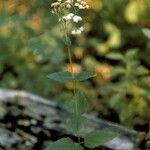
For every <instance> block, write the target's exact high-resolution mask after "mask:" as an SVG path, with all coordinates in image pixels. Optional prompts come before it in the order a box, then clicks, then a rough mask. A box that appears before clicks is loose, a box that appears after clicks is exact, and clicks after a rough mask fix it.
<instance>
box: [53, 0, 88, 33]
mask: <svg viewBox="0 0 150 150" xmlns="http://www.w3.org/2000/svg"><path fill="white" fill-rule="evenodd" d="M51 7H52V9H53V10H52V13H54V14H57V16H58V17H59V22H61V21H62V22H72V23H73V24H74V26H75V29H72V30H71V31H70V33H71V34H72V35H79V34H81V33H82V31H83V30H84V28H83V27H82V26H81V27H78V28H77V27H76V26H77V23H78V22H81V21H82V17H81V16H78V15H77V14H76V13H77V12H78V10H80V9H88V8H89V6H88V4H87V3H86V2H85V1H84V0H57V1H56V2H54V3H52V4H51ZM71 11H74V12H73V13H72V12H71ZM66 12H67V13H66Z"/></svg>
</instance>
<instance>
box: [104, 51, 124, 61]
mask: <svg viewBox="0 0 150 150" xmlns="http://www.w3.org/2000/svg"><path fill="white" fill-rule="evenodd" d="M106 57H107V58H109V59H112V60H123V59H124V56H123V55H122V54H120V53H117V52H116V53H115V52H112V53H109V54H107V55H106Z"/></svg>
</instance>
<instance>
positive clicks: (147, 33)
mask: <svg viewBox="0 0 150 150" xmlns="http://www.w3.org/2000/svg"><path fill="white" fill-rule="evenodd" d="M142 31H143V33H144V35H145V36H146V37H148V38H149V39H150V29H148V28H143V29H142Z"/></svg>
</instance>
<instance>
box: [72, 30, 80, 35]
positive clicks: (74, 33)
mask: <svg viewBox="0 0 150 150" xmlns="http://www.w3.org/2000/svg"><path fill="white" fill-rule="evenodd" d="M71 34H72V35H79V34H81V31H80V30H73V31H72V32H71Z"/></svg>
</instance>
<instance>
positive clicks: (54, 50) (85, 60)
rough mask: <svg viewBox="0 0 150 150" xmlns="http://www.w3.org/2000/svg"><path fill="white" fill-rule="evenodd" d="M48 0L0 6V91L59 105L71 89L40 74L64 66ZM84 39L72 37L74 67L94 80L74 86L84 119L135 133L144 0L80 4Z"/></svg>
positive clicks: (145, 58) (143, 97) (142, 77)
mask: <svg viewBox="0 0 150 150" xmlns="http://www.w3.org/2000/svg"><path fill="white" fill-rule="evenodd" d="M51 2H52V1H51V0H32V1H28V0H0V87H3V88H13V89H24V90H27V91H30V92H33V93H36V94H39V95H41V96H44V97H48V98H50V99H54V100H57V101H60V102H64V103H66V102H68V101H69V100H70V98H71V97H72V94H71V92H70V91H69V90H72V89H73V86H72V84H70V83H69V84H66V85H65V87H64V85H60V84H58V83H56V82H53V81H50V80H48V79H47V77H46V76H47V74H49V73H51V72H55V71H60V70H68V69H69V68H70V66H69V63H68V60H67V56H66V54H67V53H66V47H65V45H64V43H63V40H62V35H61V32H60V30H59V25H58V23H57V20H56V18H55V16H53V14H51V13H50V3H51ZM87 2H88V3H89V5H90V6H91V8H90V9H89V10H87V11H86V12H84V14H82V15H83V16H84V22H85V23H84V26H85V33H84V34H83V35H82V36H80V37H78V38H73V37H72V40H73V46H72V53H73V56H74V62H75V63H74V65H73V68H74V70H75V71H76V72H80V71H81V70H89V71H94V72H95V73H96V74H97V77H95V78H93V79H92V80H90V81H86V82H85V83H82V84H79V85H77V86H78V88H79V89H80V90H81V91H83V92H84V93H85V94H86V96H87V97H88V99H89V101H90V103H91V105H90V106H91V113H93V114H94V115H96V116H99V117H101V118H105V119H108V120H111V121H115V122H120V123H121V124H124V125H127V126H132V127H136V126H137V125H148V123H149V122H150V73H149V71H150V40H149V39H148V37H146V36H145V35H144V34H143V32H142V28H144V27H147V28H148V27H150V1H149V0H87Z"/></svg>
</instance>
